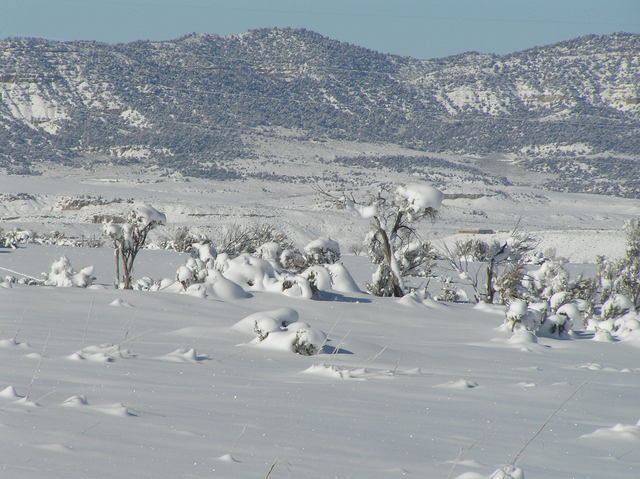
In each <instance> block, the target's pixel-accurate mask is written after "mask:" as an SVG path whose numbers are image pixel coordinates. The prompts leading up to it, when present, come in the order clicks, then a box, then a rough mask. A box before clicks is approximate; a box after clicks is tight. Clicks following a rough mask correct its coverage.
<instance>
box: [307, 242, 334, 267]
mask: <svg viewBox="0 0 640 479" xmlns="http://www.w3.org/2000/svg"><path fill="white" fill-rule="evenodd" d="M304 256H305V259H306V263H307V264H308V265H312V264H332V263H336V262H337V261H338V260H339V259H340V245H339V244H338V242H337V241H334V240H332V239H330V238H318V239H316V240H314V241H312V242H310V243H309V244H307V245H306V246H305V247H304Z"/></svg>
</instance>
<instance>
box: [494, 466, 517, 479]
mask: <svg viewBox="0 0 640 479" xmlns="http://www.w3.org/2000/svg"><path fill="white" fill-rule="evenodd" d="M489 479H524V471H523V470H522V469H520V468H519V467H516V466H512V465H510V464H508V465H506V466H502V467H501V468H500V469H498V470H496V471H494V473H493V474H491V475H490V476H489Z"/></svg>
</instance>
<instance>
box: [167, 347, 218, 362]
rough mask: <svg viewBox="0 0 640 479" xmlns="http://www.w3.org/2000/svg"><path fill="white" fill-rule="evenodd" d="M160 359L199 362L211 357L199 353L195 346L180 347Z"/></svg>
mask: <svg viewBox="0 0 640 479" xmlns="http://www.w3.org/2000/svg"><path fill="white" fill-rule="evenodd" d="M158 359H160V360H162V361H170V362H174V363H199V362H201V361H206V360H207V359H211V358H210V357H209V356H208V355H206V354H198V353H197V351H196V350H195V349H194V348H178V349H176V350H175V351H172V352H170V353H169V354H165V355H164V356H160V357H158Z"/></svg>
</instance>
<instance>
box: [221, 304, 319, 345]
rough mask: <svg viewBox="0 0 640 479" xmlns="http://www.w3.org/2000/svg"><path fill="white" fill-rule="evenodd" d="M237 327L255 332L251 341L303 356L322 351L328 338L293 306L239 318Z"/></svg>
mask: <svg viewBox="0 0 640 479" xmlns="http://www.w3.org/2000/svg"><path fill="white" fill-rule="evenodd" d="M233 329H235V330H237V331H240V332H244V333H247V334H254V335H255V338H254V339H253V341H251V343H250V344H255V345H259V346H262V347H266V348H270V349H279V350H285V351H291V352H294V353H296V354H300V355H303V356H311V355H315V354H318V353H319V352H320V350H321V348H322V346H323V345H324V344H325V343H326V341H327V335H326V334H325V333H324V332H322V331H320V330H318V329H315V328H313V327H312V326H311V325H309V324H308V323H305V322H301V321H298V313H297V311H295V310H293V309H291V308H282V309H276V310H272V311H261V312H257V313H253V314H250V315H249V316H247V317H245V318H243V319H241V320H240V321H238V322H237V323H236V324H235V325H234V326H233Z"/></svg>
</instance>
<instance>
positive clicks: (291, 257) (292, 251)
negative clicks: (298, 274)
mask: <svg viewBox="0 0 640 479" xmlns="http://www.w3.org/2000/svg"><path fill="white" fill-rule="evenodd" d="M279 260H280V266H282V267H283V268H284V269H286V270H289V271H302V270H303V269H305V268H306V267H307V260H306V258H305V257H304V255H303V254H302V253H301V252H300V251H299V250H298V249H296V248H287V249H284V250H282V253H280V258H279Z"/></svg>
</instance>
